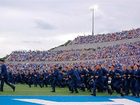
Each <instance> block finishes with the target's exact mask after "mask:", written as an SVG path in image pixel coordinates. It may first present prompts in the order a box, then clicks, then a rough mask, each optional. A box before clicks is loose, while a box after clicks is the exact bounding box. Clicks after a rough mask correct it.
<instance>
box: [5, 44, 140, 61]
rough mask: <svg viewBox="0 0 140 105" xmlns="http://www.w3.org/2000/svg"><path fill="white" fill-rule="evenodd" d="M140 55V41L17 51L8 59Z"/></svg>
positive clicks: (38, 59) (61, 59)
mask: <svg viewBox="0 0 140 105" xmlns="http://www.w3.org/2000/svg"><path fill="white" fill-rule="evenodd" d="M136 55H140V41H138V42H134V43H130V44H120V45H114V46H109V47H103V48H97V49H92V48H90V49H78V50H63V51H62V50H61V51H51V52H49V51H29V52H26V51H16V52H13V53H12V54H11V55H10V56H9V57H8V59H7V60H8V61H17V62H25V61H26V62H28V61H32V62H39V61H47V62H55V61H81V60H82V61H83V60H93V59H94V60H97V59H109V58H120V57H127V56H136Z"/></svg>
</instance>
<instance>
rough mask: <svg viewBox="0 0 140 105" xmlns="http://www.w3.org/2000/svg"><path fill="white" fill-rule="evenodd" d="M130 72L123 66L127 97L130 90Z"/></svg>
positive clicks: (124, 87) (124, 89)
mask: <svg viewBox="0 0 140 105" xmlns="http://www.w3.org/2000/svg"><path fill="white" fill-rule="evenodd" d="M129 76H130V71H129V70H128V69H127V67H126V66H123V91H124V93H125V95H126V96H127V95H129V89H130V78H129Z"/></svg>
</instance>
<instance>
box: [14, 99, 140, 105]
mask: <svg viewBox="0 0 140 105" xmlns="http://www.w3.org/2000/svg"><path fill="white" fill-rule="evenodd" d="M14 100H17V101H22V102H30V103H35V104H40V105H140V103H138V102H135V101H132V100H128V99H110V100H112V102H55V101H48V100H42V99H14Z"/></svg>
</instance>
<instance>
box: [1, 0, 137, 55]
mask: <svg viewBox="0 0 140 105" xmlns="http://www.w3.org/2000/svg"><path fill="white" fill-rule="evenodd" d="M139 4H140V0H0V57H4V56H5V55H7V54H10V53H11V52H12V51H15V50H48V49H50V48H53V47H56V46H58V45H61V44H63V43H65V42H66V41H68V40H73V39H74V38H76V37H77V36H81V35H82V36H83V35H89V34H91V16H92V15H91V11H90V10H89V7H91V6H93V5H98V9H97V10H96V11H95V34H101V33H111V32H119V31H122V30H129V29H134V28H139V27H140V20H139V19H140V11H139V10H140V6H139Z"/></svg>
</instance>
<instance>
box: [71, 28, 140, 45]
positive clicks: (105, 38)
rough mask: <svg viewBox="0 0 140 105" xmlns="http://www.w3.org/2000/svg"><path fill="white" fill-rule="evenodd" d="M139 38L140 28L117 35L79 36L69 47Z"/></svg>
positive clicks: (117, 33)
mask: <svg viewBox="0 0 140 105" xmlns="http://www.w3.org/2000/svg"><path fill="white" fill-rule="evenodd" d="M137 37H140V28H137V29H133V30H129V31H122V32H116V33H108V34H98V35H88V36H79V37H77V38H75V39H74V40H73V41H72V42H71V43H69V45H74V44H91V43H100V42H112V41H118V40H123V39H132V38H137Z"/></svg>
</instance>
